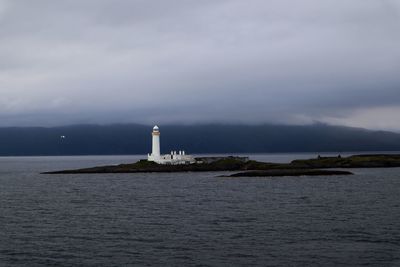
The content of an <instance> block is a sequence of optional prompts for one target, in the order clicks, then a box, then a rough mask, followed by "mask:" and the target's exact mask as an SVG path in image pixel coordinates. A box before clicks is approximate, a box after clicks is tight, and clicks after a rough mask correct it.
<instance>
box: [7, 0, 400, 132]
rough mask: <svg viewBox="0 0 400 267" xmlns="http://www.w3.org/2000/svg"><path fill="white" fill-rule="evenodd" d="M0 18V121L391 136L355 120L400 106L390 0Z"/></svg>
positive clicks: (96, 5) (67, 7)
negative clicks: (307, 129) (307, 128)
mask: <svg viewBox="0 0 400 267" xmlns="http://www.w3.org/2000/svg"><path fill="white" fill-rule="evenodd" d="M0 23H1V25H2V27H1V28H0V58H1V62H0V93H1V94H0V103H1V106H0V118H1V120H0V121H1V123H0V124H2V125H25V124H30V125H47V124H49V125H54V124H70V123H85V122H89V123H111V122H142V123H153V122H159V123H168V122H176V123H197V122H243V123H266V122H274V123H277V122H278V123H279V122H281V123H307V122H312V121H315V120H321V121H325V122H338V123H339V122H343V123H346V124H347V123H349V124H354V125H368V127H372V128H380V127H384V128H390V129H400V122H396V121H391V122H390V123H389V124H390V125H386V124H385V125H383V124H381V123H380V124H378V123H376V122H375V119H374V118H373V116H372V115H371V119H370V122H369V123H366V122H367V121H368V120H369V117H368V116H367V115H365V116H364V117H363V118H362V119H361V118H360V117H359V116H354V114H355V113H357V112H360V110H363V114H371V112H374V111H376V110H385V109H387V108H393V107H400V93H399V89H400V88H399V85H400V77H399V75H398V69H400V48H399V47H400V35H399V34H398V32H399V31H400V4H399V2H398V1H396V0H383V1H375V0H355V1H351V2H349V1H344V0H339V1H337V0H335V1H333V0H327V1H318V0H301V1H289V0H280V1H278V0H276V1H264V0H263V1H262V0H254V1H251V2H243V1H240V0H213V1H211V0H210V1H183V0H171V1H155V0H153V1H143V0H135V1H123V0H115V1H110V0H86V1H78V0H70V1H50V0H39V1H35V2H32V1H28V0H12V1H11V0H8V1H5V0H0ZM369 111H370V112H369ZM383 119H384V118H383Z"/></svg>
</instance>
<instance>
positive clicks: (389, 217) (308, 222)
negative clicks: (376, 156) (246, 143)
mask: <svg viewBox="0 0 400 267" xmlns="http://www.w3.org/2000/svg"><path fill="white" fill-rule="evenodd" d="M310 156H315V155H311V154H302V155H300V154H297V155H291V154H280V155H252V158H256V159H258V160H266V161H279V162H287V161H290V160H291V159H294V158H307V157H310ZM139 158H142V157H140V156H104V157H21V158H0V201H1V202H0V266H400V168H391V169H352V171H353V172H354V173H355V175H354V176H330V177H324V176H317V177H307V176H304V177H280V178H218V177H216V176H217V175H219V174H221V173H215V172H207V173H177V174H174V173H168V174H151V173H147V174H93V175H42V174H40V172H43V171H50V170H59V169H66V168H80V167H89V166H95V165H103V164H118V163H122V162H133V161H136V160H138V159H139Z"/></svg>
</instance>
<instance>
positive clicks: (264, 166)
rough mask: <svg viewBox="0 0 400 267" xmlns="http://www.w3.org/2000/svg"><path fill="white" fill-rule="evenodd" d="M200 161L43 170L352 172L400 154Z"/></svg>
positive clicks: (398, 160) (387, 163)
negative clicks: (265, 160)
mask: <svg viewBox="0 0 400 267" xmlns="http://www.w3.org/2000/svg"><path fill="white" fill-rule="evenodd" d="M196 162H197V163H193V164H181V165H165V164H158V163H155V162H151V161H147V160H140V161H138V162H135V163H131V164H120V165H109V166H98V167H93V168H84V169H75V170H62V171H51V172H44V173H43V174H99V173H150V172H154V173H172V172H222V171H225V172H226V171H231V172H236V173H234V174H232V175H229V176H230V177H238V176H247V177H255V176H302V175H351V174H352V173H351V172H349V171H342V170H332V169H348V168H385V167H400V154H376V155H373V154H372V155H353V156H349V157H341V156H340V155H339V156H337V157H320V156H318V157H317V158H311V159H302V160H293V161H292V162H290V163H271V162H260V161H255V160H249V159H248V158H245V157H233V156H228V157H213V158H207V157H204V158H197V159H196Z"/></svg>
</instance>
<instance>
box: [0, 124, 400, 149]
mask: <svg viewBox="0 0 400 267" xmlns="http://www.w3.org/2000/svg"><path fill="white" fill-rule="evenodd" d="M151 130H152V126H148V125H138V124H116V125H101V126H100V125H74V126H64V127H52V128H44V127H13V128H0V155H1V156H30V155H117V154H120V155H123V154H147V153H149V152H151ZM160 131H161V151H162V153H168V152H169V151H170V150H180V149H184V150H185V151H187V153H263V152H328V151H334V152H345V151H395V150H400V134H397V133H392V132H385V131H370V130H365V129H360V128H350V127H340V126H328V125H323V124H315V125H307V126H288V125H258V126H246V125H192V126H183V125H161V126H160ZM63 136H65V138H63Z"/></svg>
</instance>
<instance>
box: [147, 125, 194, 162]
mask: <svg viewBox="0 0 400 267" xmlns="http://www.w3.org/2000/svg"><path fill="white" fill-rule="evenodd" d="M151 135H152V137H153V143H152V151H151V154H148V155H147V160H148V161H154V162H157V163H158V164H172V165H178V164H192V163H195V162H196V160H195V158H194V157H192V156H190V155H186V154H185V151H183V150H180V151H179V154H178V153H177V152H176V151H171V153H170V154H165V155H161V153H160V129H159V128H158V126H157V125H156V126H154V127H153V132H152V133H151Z"/></svg>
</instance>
